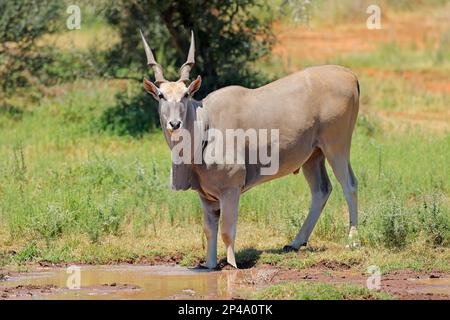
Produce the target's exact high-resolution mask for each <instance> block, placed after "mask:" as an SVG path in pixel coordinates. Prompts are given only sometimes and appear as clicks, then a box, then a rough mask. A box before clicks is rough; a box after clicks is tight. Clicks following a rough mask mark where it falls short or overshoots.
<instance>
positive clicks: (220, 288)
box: [0, 266, 249, 299]
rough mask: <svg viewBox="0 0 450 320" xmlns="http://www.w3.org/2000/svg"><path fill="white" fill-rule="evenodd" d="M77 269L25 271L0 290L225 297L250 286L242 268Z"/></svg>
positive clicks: (26, 295)
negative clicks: (246, 283) (246, 282)
mask: <svg viewBox="0 0 450 320" xmlns="http://www.w3.org/2000/svg"><path fill="white" fill-rule="evenodd" d="M78 270H79V272H78V271H73V270H72V271H70V270H69V271H68V269H66V268H61V269H51V270H41V271H37V272H29V273H24V274H20V275H16V276H12V277H9V278H8V279H7V280H6V281H1V282H0V289H3V291H5V289H6V291H7V294H5V295H4V297H3V298H10V299H11V298H13V299H15V298H17V299H229V298H231V297H232V296H236V295H241V296H242V295H245V294H246V293H247V294H248V292H249V288H248V286H247V288H246V287H245V286H242V285H241V284H240V283H242V281H244V282H245V278H246V276H247V273H248V272H246V271H245V270H228V271H220V272H219V271H208V270H198V269H188V268H183V267H178V266H82V267H79V269H78ZM77 274H79V275H80V277H79V278H76V275H77ZM76 279H80V280H81V281H79V282H77V280H76ZM77 284H79V285H80V286H79V288H77V286H78V285H77ZM74 286H75V288H73V287H74ZM69 287H70V288H72V289H69Z"/></svg>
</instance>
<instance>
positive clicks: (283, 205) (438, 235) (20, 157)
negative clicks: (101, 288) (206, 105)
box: [0, 81, 450, 262]
mask: <svg viewBox="0 0 450 320" xmlns="http://www.w3.org/2000/svg"><path fill="white" fill-rule="evenodd" d="M114 91H115V89H114V87H111V86H108V84H107V83H103V82H101V81H91V82H80V83H77V84H76V85H75V86H73V88H71V89H68V90H66V91H65V92H63V93H62V94H60V95H58V96H56V97H55V98H48V99H47V100H44V101H43V102H42V103H41V105H39V106H36V107H35V108H33V109H32V112H25V113H23V115H22V117H21V119H19V120H18V119H14V118H11V117H10V116H9V115H8V114H1V115H0V117H1V122H2V123H3V126H2V127H1V129H0V142H1V144H0V179H1V181H2V183H1V186H0V199H1V201H0V217H1V223H0V228H2V232H1V234H3V238H2V240H1V241H2V243H3V245H2V247H5V248H6V247H8V248H13V249H14V250H15V251H17V252H19V254H18V255H17V256H16V260H15V261H17V262H23V261H28V260H30V259H31V260H33V259H44V258H45V259H51V260H53V261H61V260H84V259H87V260H88V261H91V262H92V261H97V260H96V259H100V261H103V260H101V258H99V256H96V255H97V254H99V253H98V252H99V251H100V250H101V248H105V246H106V245H107V243H108V241H109V240H108V239H119V241H120V239H123V242H124V243H127V244H126V245H125V244H124V245H123V247H122V248H120V251H117V250H118V249H119V248H115V249H111V250H113V251H112V252H110V253H109V255H107V258H105V259H114V258H117V256H122V257H130V256H131V257H133V256H135V254H134V253H133V252H135V250H136V248H135V246H139V245H138V244H137V243H136V242H135V240H136V239H142V241H144V242H145V243H146V244H145V245H144V247H142V248H140V249H139V250H140V251H139V252H140V253H141V254H144V255H145V252H153V251H152V250H157V251H158V250H159V249H161V244H160V243H161V242H163V243H164V241H170V242H173V244H174V246H172V247H171V248H172V249H174V247H175V248H176V246H177V243H178V242H179V241H188V242H190V243H189V246H193V247H192V248H195V247H196V246H198V245H200V246H204V240H201V239H202V234H201V223H202V212H201V208H200V204H199V201H198V197H197V195H196V194H195V193H194V192H177V193H175V192H172V191H170V190H169V187H168V184H169V171H170V155H169V152H168V148H167V147H166V145H165V143H164V139H163V137H162V135H161V133H160V132H158V131H155V132H151V133H149V134H146V135H144V136H143V137H142V138H140V139H136V138H131V137H127V136H122V137H119V136H115V135H112V134H109V133H107V132H102V131H99V130H97V129H96V128H95V125H96V123H97V119H98V118H99V117H100V115H101V113H102V110H104V109H106V108H107V107H108V106H109V105H110V103H111V100H112V98H111V95H112V93H113V92H114ZM396 98H397V99H401V97H399V96H396ZM449 143H450V135H448V134H441V135H436V136H433V135H427V134H425V133H421V132H420V131H416V130H415V129H414V128H411V130H410V132H408V133H407V134H405V133H393V132H390V131H384V130H383V129H382V128H381V127H380V126H379V125H378V124H377V122H376V121H375V120H374V119H372V118H371V116H370V115H367V114H364V115H363V116H362V117H360V120H359V122H358V127H357V129H356V133H355V137H354V141H353V149H352V165H353V167H354V170H355V173H356V176H357V177H358V178H359V199H360V216H361V227H360V234H361V240H362V242H363V244H364V245H365V246H369V247H373V248H378V247H382V248H388V249H389V250H401V249H404V248H406V247H408V246H411V245H414V244H415V243H416V242H417V241H422V242H425V243H427V246H428V247H429V248H430V249H432V248H434V247H436V246H441V247H446V246H448V245H449V244H450V211H449V197H448V193H449V189H450V186H449V181H450V172H449V171H448V170H445V168H446V166H447V165H448V163H449V162H450V149H449V148H448V146H449V145H450V144H449ZM329 172H330V175H331V177H332V184H333V185H334V187H335V188H334V191H333V193H332V195H331V197H330V199H329V201H328V204H327V205H326V207H325V210H324V212H323V214H322V217H321V218H320V220H319V222H318V226H317V227H316V229H315V231H314V234H313V238H312V241H313V242H314V241H332V242H337V243H342V244H344V243H345V239H346V234H347V230H348V214H347V208H346V204H345V200H344V197H343V195H342V191H341V189H340V186H339V184H338V183H337V181H336V179H335V178H334V177H333V175H332V173H331V170H329ZM309 201H310V194H309V189H308V187H307V184H306V183H305V181H304V178H303V177H302V176H301V175H295V176H294V175H291V176H288V177H285V178H283V179H279V180H275V181H273V182H270V183H267V184H264V185H261V186H258V187H257V188H255V189H253V190H251V191H249V192H248V193H246V194H245V195H244V196H243V197H242V202H241V209H240V217H239V222H240V224H245V225H249V226H253V228H254V230H253V231H251V232H255V233H258V229H259V228H262V229H264V230H266V231H267V230H269V231H270V234H272V235H273V237H274V239H276V241H279V239H280V238H281V239H284V242H286V243H287V242H288V241H289V240H290V239H292V237H293V236H294V235H295V233H296V232H297V231H298V229H299V227H300V226H301V224H302V222H303V220H304V218H305V216H306V214H307V211H308V207H309ZM193 226H195V228H194V229H193V232H192V234H188V233H186V232H185V231H181V232H183V233H184V234H186V235H185V236H183V235H178V234H173V233H172V232H179V231H175V230H186V228H192V227H193ZM238 230H239V229H238ZM250 236H253V235H246V234H245V233H244V234H240V235H239V236H238V239H239V237H242V238H243V239H246V237H250ZM255 236H257V235H255ZM183 237H184V239H183ZM192 237H194V238H197V239H199V240H200V242H196V241H198V240H196V241H194V242H192V240H190V239H192ZM133 239H134V240H133ZM146 239H147V240H146ZM148 239H153V240H148ZM80 241H81V242H80ZM139 241H140V240H139ZM282 241H283V240H282ZM55 243H58V250H57V251H55V249H54V245H55ZM80 243H84V245H83V247H84V248H85V249H84V251H83V252H78V251H77V250H78V249H77V248H78V247H79V246H80ZM195 243H197V244H195ZM270 243H271V240H270V239H266V243H265V245H266V246H268V247H271V246H272V247H273V246H274V245H275V242H274V243H273V244H272V245H271V244H270ZM140 245H142V244H140ZM276 245H277V246H278V244H276ZM86 248H87V249H86ZM163 248H164V246H163ZM172 249H171V250H172ZM89 250H96V251H95V252H96V253H95V254H94V253H92V252H90V251H89ZM148 250H150V251H148ZM175 250H176V249H175ZM195 250H197V249H195ZM197 252H201V250H200V251H198V250H197ZM103 254H105V253H103ZM199 254H200V253H199ZM89 257H90V258H89Z"/></svg>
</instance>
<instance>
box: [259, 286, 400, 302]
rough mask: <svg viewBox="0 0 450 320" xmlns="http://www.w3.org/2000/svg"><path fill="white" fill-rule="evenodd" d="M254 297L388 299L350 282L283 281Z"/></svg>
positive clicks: (273, 298) (270, 298)
mask: <svg viewBox="0 0 450 320" xmlns="http://www.w3.org/2000/svg"><path fill="white" fill-rule="evenodd" d="M253 298H254V299H262V300H266V299H268V300H277V299H287V300H343V299H345V300H368V299H370V300H390V299H392V297H391V296H390V295H388V294H386V293H381V292H376V291H372V290H369V289H367V288H364V287H362V286H357V285H350V284H326V283H313V282H300V283H283V284H279V285H274V286H270V287H268V288H266V289H263V290H261V291H258V292H256V293H255V294H254V296H253Z"/></svg>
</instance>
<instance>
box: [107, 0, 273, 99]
mask: <svg viewBox="0 0 450 320" xmlns="http://www.w3.org/2000/svg"><path fill="white" fill-rule="evenodd" d="M268 12H269V8H268V6H267V5H266V4H265V3H263V2H261V1H255V0H234V1H225V0H195V1H161V0H138V1H126V0H121V1H116V2H115V4H114V5H113V6H109V7H108V8H107V9H106V13H105V14H106V17H107V20H108V22H109V23H111V24H112V25H114V26H115V27H116V28H117V31H118V32H119V34H120V39H121V41H120V43H119V44H118V45H117V46H116V47H115V48H114V49H113V51H112V52H111V53H110V59H109V62H110V67H111V68H110V70H114V72H117V71H118V69H119V68H123V67H126V68H129V69H132V70H137V71H138V74H139V72H142V71H143V70H146V68H147V67H146V63H145V61H146V60H145V55H144V49H143V46H142V41H141V39H140V36H139V32H138V31H139V29H142V30H143V32H144V34H145V36H146V38H147V40H148V42H149V44H150V46H151V48H152V50H153V51H154V53H155V55H156V58H157V61H158V62H159V63H160V64H161V65H162V66H163V68H164V70H165V73H166V77H167V78H168V79H171V80H176V79H177V78H178V68H179V67H180V66H181V65H182V64H183V63H184V62H185V60H186V56H187V52H188V48H189V40H190V30H193V31H194V34H195V38H196V65H195V67H194V69H193V71H192V74H200V75H202V77H203V80H204V81H203V84H202V88H201V90H200V91H199V93H198V97H204V96H205V95H206V94H207V93H209V92H211V91H212V90H215V89H218V88H221V87H224V86H226V85H230V84H239V85H244V86H249V87H254V86H257V85H260V84H261V83H263V82H264V81H265V79H264V77H262V75H261V74H259V73H258V72H257V70H254V69H252V68H251V63H252V62H254V61H256V60H258V59H259V58H261V57H263V56H265V55H266V54H267V53H268V52H269V50H270V48H271V45H272V44H273V42H274V36H273V34H272V32H271V29H270V26H271V15H270V14H269V13H268ZM261 13H263V14H261Z"/></svg>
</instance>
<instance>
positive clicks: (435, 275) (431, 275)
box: [430, 274, 441, 279]
mask: <svg viewBox="0 0 450 320" xmlns="http://www.w3.org/2000/svg"><path fill="white" fill-rule="evenodd" d="M440 277H441V276H440V275H438V274H430V279H439V278H440Z"/></svg>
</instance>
